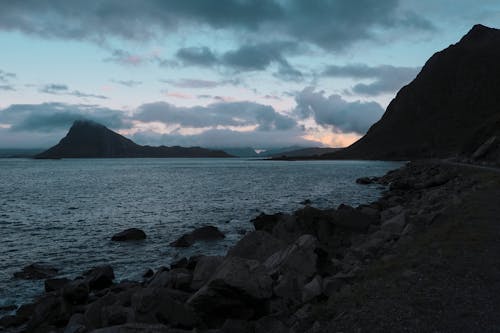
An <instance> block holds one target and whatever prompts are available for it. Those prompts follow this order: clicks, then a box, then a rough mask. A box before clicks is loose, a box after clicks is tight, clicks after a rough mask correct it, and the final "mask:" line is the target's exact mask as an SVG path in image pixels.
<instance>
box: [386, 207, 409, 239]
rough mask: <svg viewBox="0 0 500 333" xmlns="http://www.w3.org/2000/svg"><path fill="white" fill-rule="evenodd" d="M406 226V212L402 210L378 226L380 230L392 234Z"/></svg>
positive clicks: (399, 231) (398, 232) (397, 232)
mask: <svg viewBox="0 0 500 333" xmlns="http://www.w3.org/2000/svg"><path fill="white" fill-rule="evenodd" d="M405 226H406V213H405V212H404V211H403V212H401V213H399V214H398V215H396V216H394V217H393V218H391V219H389V220H387V221H385V222H384V223H382V225H381V226H380V230H381V231H385V232H387V233H392V234H400V233H401V232H402V231H403V229H404V227H405Z"/></svg>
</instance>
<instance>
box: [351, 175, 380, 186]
mask: <svg viewBox="0 0 500 333" xmlns="http://www.w3.org/2000/svg"><path fill="white" fill-rule="evenodd" d="M378 180H379V178H378V177H361V178H358V179H356V183H357V184H361V185H368V184H374V183H376V182H377V181H378Z"/></svg>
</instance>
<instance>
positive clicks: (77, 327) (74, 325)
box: [64, 313, 87, 333]
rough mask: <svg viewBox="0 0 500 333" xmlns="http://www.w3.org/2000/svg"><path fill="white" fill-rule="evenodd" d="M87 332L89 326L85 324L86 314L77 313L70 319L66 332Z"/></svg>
mask: <svg viewBox="0 0 500 333" xmlns="http://www.w3.org/2000/svg"><path fill="white" fill-rule="evenodd" d="M85 332H87V327H86V326H85V316H84V315H83V314H81V313H75V314H74V315H72V316H71V318H70V319H69V322H68V324H67V325H66V328H65V329H64V333H85Z"/></svg>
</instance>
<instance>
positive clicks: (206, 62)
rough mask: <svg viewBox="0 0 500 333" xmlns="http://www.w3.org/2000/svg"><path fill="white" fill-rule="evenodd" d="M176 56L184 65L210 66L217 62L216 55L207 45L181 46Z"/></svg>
mask: <svg viewBox="0 0 500 333" xmlns="http://www.w3.org/2000/svg"><path fill="white" fill-rule="evenodd" d="M176 56H177V58H178V59H179V60H181V61H182V62H183V63H184V64H185V65H199V66H212V65H214V64H216V63H217V57H216V55H215V54H214V53H213V52H212V50H210V49H209V48H208V47H187V48H182V49H179V50H178V51H177V53H176Z"/></svg>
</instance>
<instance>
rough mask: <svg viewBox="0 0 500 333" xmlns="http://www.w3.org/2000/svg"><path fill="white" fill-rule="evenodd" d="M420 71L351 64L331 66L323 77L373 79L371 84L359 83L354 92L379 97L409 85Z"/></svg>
mask: <svg viewBox="0 0 500 333" xmlns="http://www.w3.org/2000/svg"><path fill="white" fill-rule="evenodd" d="M419 71H420V68H419V67H395V66H391V65H381V66H375V67H372V66H367V65H363V64H351V65H346V66H335V65H333V66H329V67H327V68H326V69H325V71H324V72H323V74H322V75H323V76H331V77H348V78H354V79H372V80H373V81H372V82H370V83H358V84H356V85H354V86H353V87H352V91H353V92H354V93H357V94H362V95H379V94H383V93H393V92H395V91H397V90H399V89H400V88H401V87H402V86H403V85H405V84H407V83H409V82H410V81H411V80H413V79H414V78H415V76H416V75H417V74H418V72H419Z"/></svg>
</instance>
